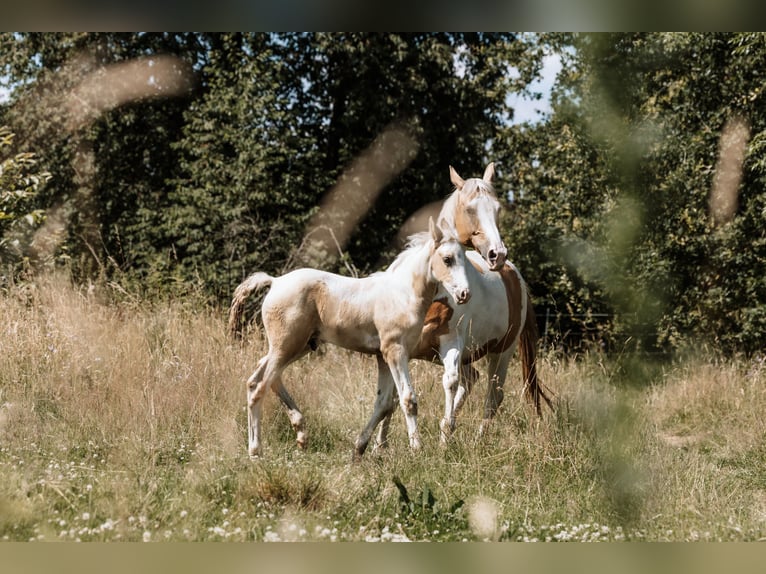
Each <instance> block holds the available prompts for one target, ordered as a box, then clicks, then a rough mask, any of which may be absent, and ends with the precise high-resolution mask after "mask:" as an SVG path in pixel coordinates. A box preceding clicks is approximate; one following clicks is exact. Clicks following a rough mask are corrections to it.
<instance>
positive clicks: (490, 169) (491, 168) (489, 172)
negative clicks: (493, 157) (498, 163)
mask: <svg viewBox="0 0 766 574" xmlns="http://www.w3.org/2000/svg"><path fill="white" fill-rule="evenodd" d="M493 177H495V163H494V162H490V163H489V165H488V166H487V169H485V170H484V175H483V176H482V177H481V179H483V180H484V181H486V182H487V183H492V178H493Z"/></svg>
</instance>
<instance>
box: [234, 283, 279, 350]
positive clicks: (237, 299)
mask: <svg viewBox="0 0 766 574" xmlns="http://www.w3.org/2000/svg"><path fill="white" fill-rule="evenodd" d="M272 281H274V278H273V277H272V276H271V275H269V274H267V273H261V272H256V273H253V274H252V275H250V277H248V278H247V279H245V280H244V281H242V283H240V284H239V285H238V286H237V288H236V289H235V290H234V296H233V297H232V299H231V307H229V334H230V335H231V336H232V337H241V336H242V315H243V313H244V312H245V303H247V299H248V297H250V295H251V294H252V293H253V291H257V290H258V289H261V288H263V287H267V286H269V285H271V282H272Z"/></svg>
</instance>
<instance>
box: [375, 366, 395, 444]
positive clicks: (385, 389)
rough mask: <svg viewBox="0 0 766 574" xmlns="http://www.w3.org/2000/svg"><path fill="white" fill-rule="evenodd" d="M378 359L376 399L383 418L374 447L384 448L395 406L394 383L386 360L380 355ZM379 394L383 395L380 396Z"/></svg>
mask: <svg viewBox="0 0 766 574" xmlns="http://www.w3.org/2000/svg"><path fill="white" fill-rule="evenodd" d="M377 359H378V399H380V400H381V401H382V402H381V408H382V409H383V413H384V414H383V420H382V421H381V424H380V427H378V436H377V438H376V440H375V448H376V449H378V448H386V447H387V446H388V430H389V428H390V427H391V417H392V416H393V414H394V408H395V406H396V384H395V383H394V379H393V377H392V376H391V369H389V368H388V365H387V364H386V361H384V360H383V357H382V356H381V355H377ZM381 394H382V395H383V396H381Z"/></svg>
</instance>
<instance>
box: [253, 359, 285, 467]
mask: <svg viewBox="0 0 766 574" xmlns="http://www.w3.org/2000/svg"><path fill="white" fill-rule="evenodd" d="M275 374H276V377H279V372H276V373H275V368H274V364H273V361H271V360H270V355H266V356H265V357H263V358H262V359H261V360H260V361H258V367H257V368H256V369H255V372H254V373H253V374H252V375H251V376H250V378H249V379H248V380H247V407H248V410H247V429H248V430H247V437H248V440H247V451H248V454H249V455H250V458H257V457H258V456H260V454H261V413H262V408H263V405H262V401H263V397H264V395H265V394H266V391H268V389H269V386H271V381H272V380H273V379H274V377H275Z"/></svg>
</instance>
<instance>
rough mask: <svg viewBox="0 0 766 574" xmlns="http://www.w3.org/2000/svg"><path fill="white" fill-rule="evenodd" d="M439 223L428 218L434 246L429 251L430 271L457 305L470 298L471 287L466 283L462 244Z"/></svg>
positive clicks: (451, 231)
mask: <svg viewBox="0 0 766 574" xmlns="http://www.w3.org/2000/svg"><path fill="white" fill-rule="evenodd" d="M442 223H443V220H442V221H440V225H434V220H433V218H429V220H428V227H429V232H430V233H431V239H433V242H434V248H433V251H432V253H431V273H432V274H433V276H434V277H435V278H436V280H437V281H439V283H441V284H442V285H443V286H444V288H445V289H446V290H447V292H448V293H449V294H450V295H451V296H452V298H453V299H454V300H455V302H456V303H457V304H458V305H462V304H464V303H467V302H468V300H469V299H470V298H471V288H470V286H469V285H468V276H467V275H466V272H465V266H466V264H467V260H466V257H465V252H464V251H463V246H462V245H460V242H459V241H458V239H457V236H456V235H455V232H454V230H452V229H450V228H449V227H446V226H445V227H446V229H443V228H442V227H441V225H442Z"/></svg>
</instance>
